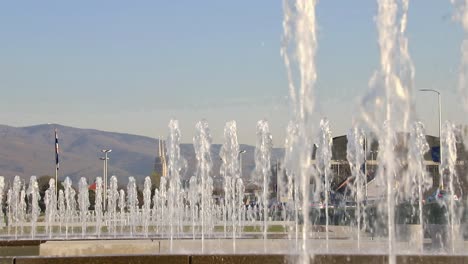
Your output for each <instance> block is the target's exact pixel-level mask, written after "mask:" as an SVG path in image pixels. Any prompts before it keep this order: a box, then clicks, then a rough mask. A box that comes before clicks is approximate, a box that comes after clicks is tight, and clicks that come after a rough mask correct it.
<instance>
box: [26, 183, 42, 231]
mask: <svg viewBox="0 0 468 264" xmlns="http://www.w3.org/2000/svg"><path fill="white" fill-rule="evenodd" d="M27 194H28V196H29V197H30V198H31V200H30V201H31V204H30V210H31V213H30V215H31V238H32V239H34V238H35V236H36V225H37V219H38V218H39V214H40V213H41V208H40V207H39V200H40V199H41V196H40V195H39V185H38V184H37V180H36V176H31V178H30V180H29V187H28V190H27Z"/></svg>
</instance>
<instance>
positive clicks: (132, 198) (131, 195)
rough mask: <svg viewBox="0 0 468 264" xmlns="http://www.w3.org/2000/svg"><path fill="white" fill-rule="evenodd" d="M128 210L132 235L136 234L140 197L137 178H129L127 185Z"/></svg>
mask: <svg viewBox="0 0 468 264" xmlns="http://www.w3.org/2000/svg"><path fill="white" fill-rule="evenodd" d="M127 210H128V213H129V225H130V235H131V236H132V235H133V234H136V226H137V221H138V220H137V217H138V215H137V214H138V197H137V189H136V183H135V178H133V177H129V178H128V184H127Z"/></svg>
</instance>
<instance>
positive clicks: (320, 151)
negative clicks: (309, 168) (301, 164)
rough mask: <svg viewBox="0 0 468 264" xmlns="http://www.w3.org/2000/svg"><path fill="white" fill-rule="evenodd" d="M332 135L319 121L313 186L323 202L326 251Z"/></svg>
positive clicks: (325, 121) (327, 127)
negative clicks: (321, 196) (321, 195)
mask: <svg viewBox="0 0 468 264" xmlns="http://www.w3.org/2000/svg"><path fill="white" fill-rule="evenodd" d="M332 142H333V141H332V133H331V130H330V125H329V122H328V120H327V119H322V120H320V131H319V138H318V141H317V153H316V156H315V160H316V168H317V173H316V174H314V175H315V185H316V192H315V193H317V194H320V193H322V194H323V198H324V202H325V240H326V249H327V250H328V239H329V234H328V233H329V230H328V224H329V219H328V218H329V215H328V207H329V206H330V204H329V203H330V202H329V199H330V180H331V176H332V175H331V159H332V149H331V147H332Z"/></svg>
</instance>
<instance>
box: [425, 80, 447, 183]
mask: <svg viewBox="0 0 468 264" xmlns="http://www.w3.org/2000/svg"><path fill="white" fill-rule="evenodd" d="M419 91H421V92H433V93H436V94H437V99H438V101H439V173H440V164H442V138H441V137H440V131H441V130H442V105H441V102H440V92H439V91H437V90H434V89H420V90H419ZM442 177H443V173H440V179H439V185H440V188H441V189H444V180H443V179H442Z"/></svg>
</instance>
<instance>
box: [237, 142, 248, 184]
mask: <svg viewBox="0 0 468 264" xmlns="http://www.w3.org/2000/svg"><path fill="white" fill-rule="evenodd" d="M246 152H247V150H245V149H243V150H241V151H239V167H240V178H241V179H242V154H244V153H246Z"/></svg>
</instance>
